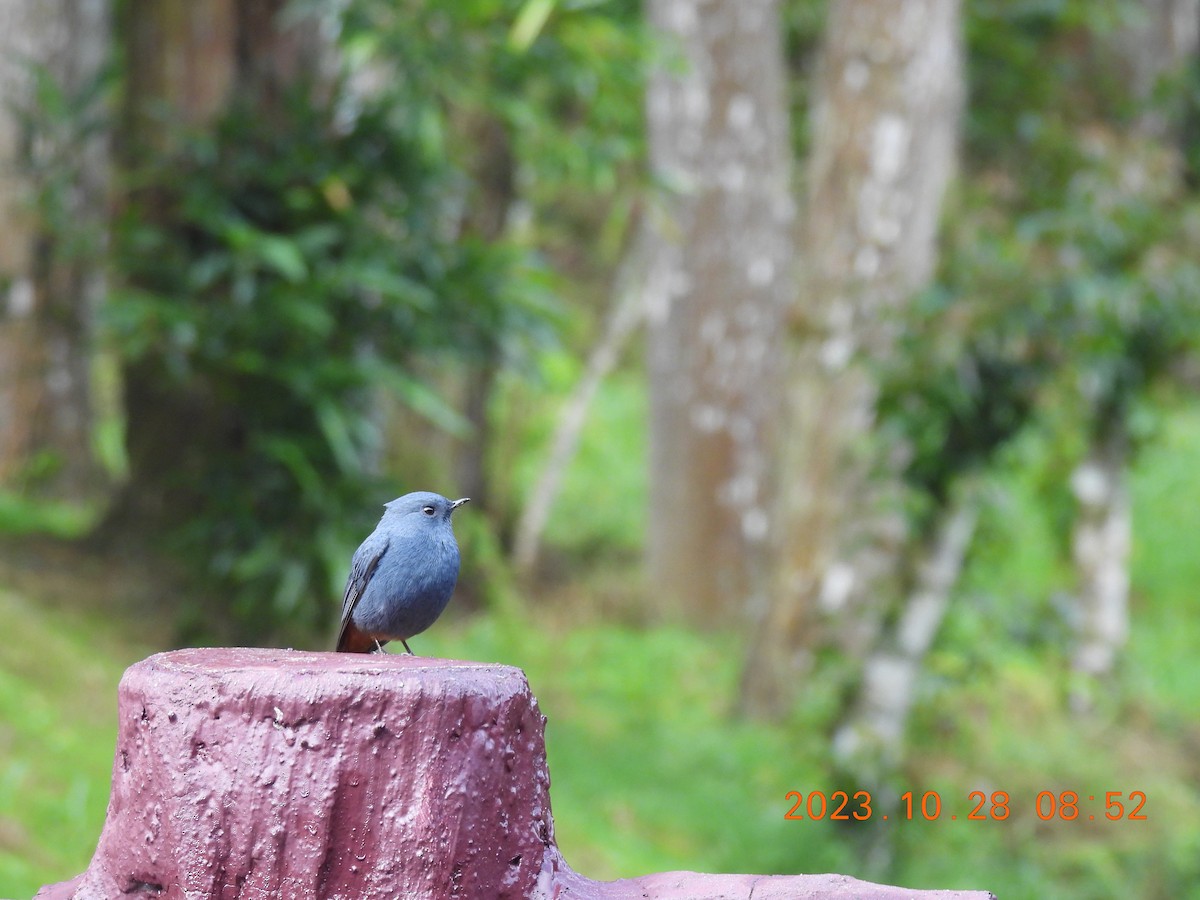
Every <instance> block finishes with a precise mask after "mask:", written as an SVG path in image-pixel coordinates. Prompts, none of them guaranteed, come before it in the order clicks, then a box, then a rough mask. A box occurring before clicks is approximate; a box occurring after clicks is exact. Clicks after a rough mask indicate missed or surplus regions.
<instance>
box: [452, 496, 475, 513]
mask: <svg viewBox="0 0 1200 900" xmlns="http://www.w3.org/2000/svg"><path fill="white" fill-rule="evenodd" d="M470 502H471V498H470V497H463V498H462V499H461V500H455V501H454V502H453V503H451V504H450V512H454V511H455V510H456V509H458V508H459V507H460V506H462V505H463V504H464V503H470Z"/></svg>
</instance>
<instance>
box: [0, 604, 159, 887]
mask: <svg viewBox="0 0 1200 900" xmlns="http://www.w3.org/2000/svg"><path fill="white" fill-rule="evenodd" d="M0 621H3V622H4V623H5V634H4V638H3V641H2V642H0V760H2V761H3V763H2V765H0V895H3V896H11V897H21V896H32V894H33V892H34V890H35V889H36V888H37V887H38V886H39V885H41V884H43V883H45V882H47V881H52V880H53V881H57V880H62V879H65V878H68V877H71V876H73V875H76V874H78V873H79V872H81V871H82V870H83V869H84V868H85V867H86V865H87V863H88V860H89V859H90V858H91V853H92V850H93V849H94V848H95V845H96V838H97V837H98V836H99V834H100V827H101V825H102V824H103V822H104V811H105V809H106V807H107V804H108V785H109V779H110V773H111V768H112V761H113V747H114V745H115V739H116V688H117V682H118V681H119V680H120V676H121V673H122V672H123V671H124V669H125V667H126V666H127V665H128V664H129V663H131V662H133V661H134V660H135V659H137V658H138V657H139V656H141V655H143V654H144V652H145V651H146V648H145V647H143V646H139V645H137V644H136V643H135V644H130V643H128V642H127V640H126V639H125V638H123V637H122V636H121V635H120V634H119V632H118V629H119V627H120V623H119V622H114V621H112V620H110V619H106V618H105V617H103V616H101V615H99V614H97V613H94V612H87V611H78V610H64V609H61V608H55V607H53V606H48V605H45V604H41V603H37V602H31V599H30V598H28V597H24V596H20V595H18V594H15V593H13V592H11V591H7V590H3V589H0Z"/></svg>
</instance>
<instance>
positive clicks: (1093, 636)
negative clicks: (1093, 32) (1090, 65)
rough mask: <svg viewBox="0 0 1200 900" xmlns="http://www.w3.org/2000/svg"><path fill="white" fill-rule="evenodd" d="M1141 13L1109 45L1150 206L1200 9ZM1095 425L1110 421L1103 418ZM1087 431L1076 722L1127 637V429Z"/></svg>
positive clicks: (1080, 515) (1167, 1) (1079, 544)
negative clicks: (1171, 102)
mask: <svg viewBox="0 0 1200 900" xmlns="http://www.w3.org/2000/svg"><path fill="white" fill-rule="evenodd" d="M1140 12H1141V13H1142V15H1141V16H1138V17H1136V18H1133V19H1132V20H1131V21H1130V23H1129V24H1128V25H1127V26H1126V27H1125V28H1123V29H1121V30H1120V31H1119V32H1117V33H1116V34H1115V35H1114V42H1115V45H1116V50H1117V52H1118V54H1119V55H1120V56H1121V57H1122V59H1123V60H1124V62H1125V64H1126V66H1127V68H1128V71H1129V74H1130V79H1131V80H1130V84H1131V91H1132V93H1133V96H1134V97H1135V98H1136V99H1137V100H1138V101H1139V102H1140V103H1141V104H1142V105H1143V112H1142V114H1141V115H1140V116H1139V117H1138V119H1137V121H1136V124H1135V128H1134V138H1135V140H1136V141H1137V142H1139V143H1142V144H1144V145H1147V146H1149V147H1151V148H1152V152H1151V153H1150V154H1149V155H1147V154H1145V153H1142V152H1138V148H1136V147H1135V148H1134V152H1127V160H1126V162H1125V167H1124V168H1125V170H1126V172H1127V175H1126V179H1125V180H1126V181H1127V182H1128V183H1130V184H1141V185H1142V189H1143V190H1144V191H1146V192H1147V194H1149V195H1151V196H1169V195H1171V194H1172V193H1173V192H1174V191H1175V190H1176V186H1175V185H1174V184H1172V183H1170V181H1169V180H1170V179H1174V178H1178V177H1179V173H1180V172H1181V171H1182V165H1181V164H1180V163H1179V162H1178V161H1176V163H1175V164H1169V165H1159V166H1152V165H1149V164H1148V163H1147V159H1148V158H1149V159H1155V158H1157V157H1159V156H1160V155H1161V154H1160V152H1154V151H1155V150H1157V148H1158V147H1159V146H1161V145H1162V144H1163V143H1164V142H1166V143H1172V142H1173V143H1176V144H1178V143H1179V138H1178V137H1177V136H1173V135H1171V134H1170V117H1169V116H1166V115H1164V112H1163V110H1162V108H1161V105H1157V106H1156V105H1155V104H1154V103H1153V97H1154V92H1155V89H1156V88H1157V86H1158V84H1159V82H1160V81H1161V80H1162V79H1163V78H1168V77H1171V76H1173V75H1175V76H1178V75H1180V74H1181V73H1182V71H1183V70H1184V68H1185V67H1186V66H1187V65H1188V63H1189V62H1190V61H1191V60H1192V59H1194V57H1195V56H1196V51H1197V48H1198V47H1200V0H1144V2H1143V4H1142V8H1141V10H1140ZM1175 155H1176V156H1177V155H1178V151H1177V150H1176V152H1175ZM1135 173H1138V174H1140V176H1141V177H1140V178H1135V177H1134V175H1135ZM1163 179H1168V182H1167V183H1165V184H1164V183H1163ZM1099 415H1100V416H1105V417H1107V416H1109V415H1110V413H1109V411H1108V410H1107V409H1104V411H1103V412H1101V413H1099ZM1092 431H1093V433H1092V435H1091V444H1090V446H1089V448H1088V451H1087V455H1086V457H1085V458H1084V460H1083V462H1081V463H1080V464H1079V465H1078V466H1077V467H1076V469H1075V471H1074V472H1073V473H1072V475H1071V492H1072V493H1073V494H1074V496H1075V499H1076V502H1077V503H1078V507H1077V512H1076V516H1075V523H1074V526H1073V530H1072V535H1071V557H1072V561H1073V562H1074V565H1075V581H1076V595H1075V607H1076V625H1077V631H1078V643H1077V645H1076V647H1075V650H1074V653H1073V655H1072V660H1071V667H1072V669H1073V671H1074V672H1075V673H1076V676H1077V677H1076V678H1075V679H1074V680H1073V683H1072V687H1071V696H1070V701H1071V706H1072V707H1073V708H1074V709H1075V710H1076V711H1077V712H1086V711H1087V710H1089V709H1090V708H1091V706H1092V700H1091V697H1092V693H1093V692H1094V690H1095V689H1096V687H1097V681H1098V680H1100V679H1103V678H1104V677H1105V676H1108V675H1109V674H1111V673H1112V670H1113V668H1114V667H1115V665H1116V663H1117V660H1118V658H1119V654H1120V651H1121V650H1122V648H1123V647H1124V645H1125V641H1126V639H1127V637H1128V633H1129V553H1130V542H1131V532H1132V528H1133V525H1132V510H1131V507H1130V501H1129V491H1128V486H1127V481H1128V467H1129V458H1130V452H1131V448H1130V442H1129V435H1128V432H1127V430H1126V428H1125V425H1124V423H1113V422H1098V423H1095V424H1094V425H1093V429H1092Z"/></svg>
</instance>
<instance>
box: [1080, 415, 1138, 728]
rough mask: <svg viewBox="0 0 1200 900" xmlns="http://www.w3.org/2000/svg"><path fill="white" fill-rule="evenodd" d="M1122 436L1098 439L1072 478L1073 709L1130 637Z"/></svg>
mask: <svg viewBox="0 0 1200 900" xmlns="http://www.w3.org/2000/svg"><path fill="white" fill-rule="evenodd" d="M1128 464H1129V453H1128V444H1127V442H1126V440H1125V439H1124V436H1123V435H1118V434H1110V435H1109V437H1108V438H1107V439H1104V440H1097V441H1096V442H1094V443H1093V445H1092V447H1091V448H1090V450H1089V452H1088V456H1087V458H1086V459H1085V460H1084V461H1083V462H1082V463H1080V464H1079V466H1077V467H1076V469H1075V471H1074V473H1073V474H1072V476H1071V492H1072V493H1073V494H1074V495H1075V500H1076V502H1077V503H1078V509H1077V511H1076V514H1075V524H1074V528H1073V530H1072V535H1071V557H1072V560H1073V561H1074V563H1075V572H1076V578H1077V581H1078V593H1077V595H1076V626H1077V632H1078V644H1077V646H1076V648H1075V652H1074V654H1073V656H1072V659H1071V667H1072V669H1074V671H1075V672H1077V673H1078V674H1080V675H1082V676H1083V681H1081V682H1079V683H1077V684H1076V685H1075V686H1074V688H1073V690H1072V697H1071V700H1072V705H1073V706H1074V707H1075V708H1076V709H1086V708H1088V707H1089V706H1090V700H1089V697H1088V695H1089V692H1090V685H1089V682H1090V681H1092V680H1093V679H1096V678H1098V677H1101V676H1104V675H1108V674H1109V673H1110V672H1112V670H1113V667H1114V665H1115V664H1116V661H1117V656H1118V653H1119V652H1120V650H1121V648H1122V647H1124V645H1125V641H1126V639H1127V638H1128V637H1129V550H1130V541H1131V535H1132V530H1133V528H1132V518H1133V517H1132V509H1131V507H1130V503H1129V489H1128V485H1127V483H1126V482H1127V474H1128Z"/></svg>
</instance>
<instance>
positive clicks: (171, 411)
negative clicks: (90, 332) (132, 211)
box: [106, 0, 328, 532]
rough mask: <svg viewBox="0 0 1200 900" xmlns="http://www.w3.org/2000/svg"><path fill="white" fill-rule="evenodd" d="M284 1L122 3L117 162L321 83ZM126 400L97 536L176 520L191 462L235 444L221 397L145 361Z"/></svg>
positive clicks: (149, 192)
mask: <svg viewBox="0 0 1200 900" xmlns="http://www.w3.org/2000/svg"><path fill="white" fill-rule="evenodd" d="M286 5H287V3H286V0H193V2H189V3H159V2H156V0H129V2H128V3H126V4H125V15H124V16H123V18H122V21H121V38H122V40H123V41H124V43H125V64H126V92H125V97H124V107H123V111H122V113H123V128H122V138H123V140H122V142H121V145H120V151H121V153H120V155H121V162H122V163H123V165H124V166H125V167H126V168H127V169H128V170H129V171H131V172H135V173H136V171H137V169H138V168H139V166H141V165H143V164H145V163H146V162H149V161H153V162H155V164H156V165H157V164H160V163H161V161H162V160H163V158H169V157H170V155H171V153H172V152H173V149H174V147H175V145H176V142H177V140H178V138H179V135H180V134H181V130H183V129H202V128H204V127H206V126H207V125H209V124H210V123H211V122H213V121H214V120H215V119H216V118H217V117H218V116H219V115H220V114H221V113H222V112H223V111H224V110H225V109H226V108H227V106H228V104H229V103H230V102H231V101H232V100H233V99H235V98H236V99H237V101H238V102H240V103H245V104H248V105H252V106H253V108H254V109H255V110H256V112H257V113H258V114H259V115H261V116H263V117H267V118H268V119H269V118H270V117H271V116H275V115H279V114H281V112H282V110H281V101H282V99H283V95H284V90H285V88H286V86H287V85H289V84H291V83H293V82H294V81H296V80H298V79H301V78H303V79H311V80H312V82H313V83H314V85H316V84H318V83H319V81H320V76H321V74H322V72H323V71H324V67H325V65H326V63H327V61H328V60H327V57H324V56H323V55H322V53H323V50H324V47H325V44H324V42H323V39H322V32H321V28H320V22H319V21H318V20H317V19H315V18H305V19H303V20H300V21H292V20H291V19H289V20H287V24H286V26H285V25H284V24H282V20H283V17H282V16H281V11H282V10H283V9H284V8H285V6H286ZM140 190H141V194H140V195H139V197H138V201H139V202H140V203H142V204H143V205H144V206H145V207H146V208H147V209H148V210H149V211H150V214H151V215H153V214H154V212H153V211H154V210H155V209H156V206H157V204H156V200H155V197H154V196H153V191H154V188H150V189H145V188H143V189H140ZM161 214H162V215H166V212H165V209H164V210H163V211H162V213H161ZM124 403H125V414H126V419H127V422H128V426H127V436H126V446H127V451H128V456H129V475H130V477H129V482H128V484H127V485H126V488H125V489H124V491H123V492H122V496H121V498H120V501H119V502H118V503H117V504H116V505H115V507H114V509H113V511H112V514H111V516H110V520H109V523H108V525H109V529H106V530H112V531H113V532H119V531H121V530H123V529H122V528H121V527H119V526H126V527H128V528H130V529H132V530H133V531H134V532H137V531H141V530H144V529H147V528H153V527H154V525H155V524H156V523H158V522H160V521H161V520H162V518H163V517H164V516H175V517H177V516H178V515H179V514H180V513H179V510H178V509H177V508H175V507H176V505H177V503H178V502H179V501H180V500H181V498H182V499H183V502H184V503H186V498H187V497H188V496H189V494H188V491H189V489H190V486H189V484H188V472H189V471H191V468H192V466H191V465H190V462H189V461H190V460H193V459H196V458H197V457H198V456H200V455H203V454H206V453H208V452H210V451H211V448H213V447H231V446H237V441H238V440H239V439H240V434H239V433H238V424H237V422H236V421H235V420H234V419H233V418H231V411H230V410H228V409H226V408H225V407H224V406H223V405H222V403H221V402H220V400H219V398H215V397H209V396H205V395H203V393H201V392H200V391H199V390H196V391H193V393H191V394H185V392H184V391H183V390H181V389H180V387H179V386H178V385H177V384H173V383H171V380H170V379H169V378H168V376H167V374H166V373H165V372H164V371H163V370H162V362H161V360H159V359H157V358H154V357H150V358H148V359H146V360H144V361H139V362H135V363H133V364H131V365H129V366H128V367H127V368H126V370H125V372H124ZM181 436H186V437H183V438H181ZM114 526H117V527H114Z"/></svg>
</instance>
